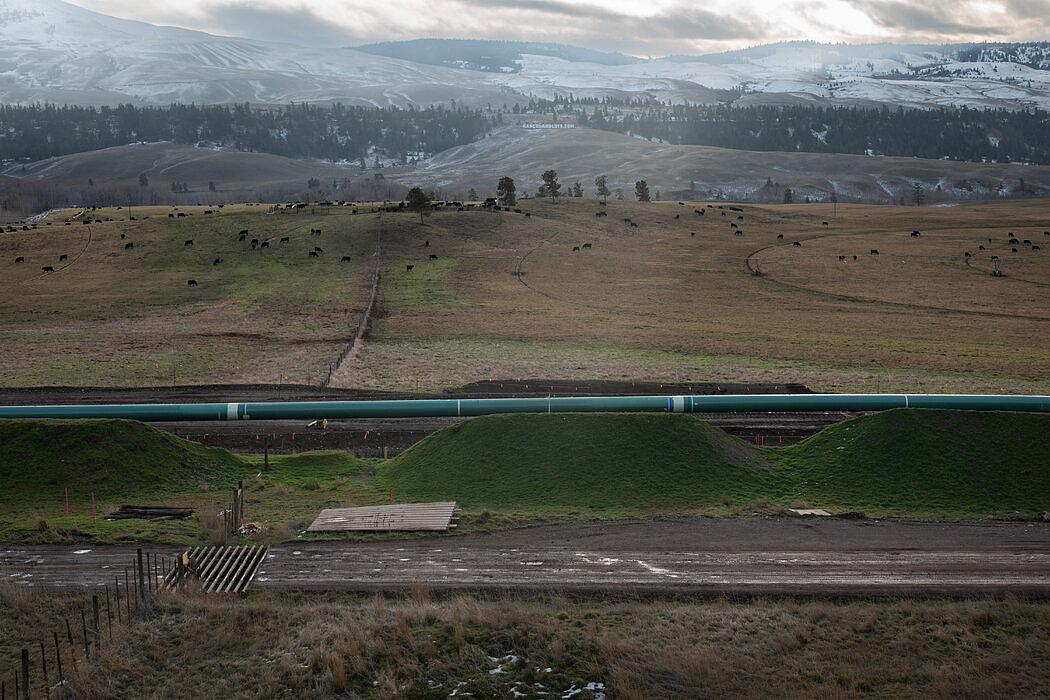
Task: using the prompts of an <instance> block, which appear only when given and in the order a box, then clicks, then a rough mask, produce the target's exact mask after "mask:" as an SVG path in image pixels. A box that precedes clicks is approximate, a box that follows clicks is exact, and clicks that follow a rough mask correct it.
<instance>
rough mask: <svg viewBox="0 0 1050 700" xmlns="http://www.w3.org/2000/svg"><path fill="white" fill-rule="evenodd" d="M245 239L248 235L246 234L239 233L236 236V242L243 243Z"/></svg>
mask: <svg viewBox="0 0 1050 700" xmlns="http://www.w3.org/2000/svg"><path fill="white" fill-rule="evenodd" d="M247 237H248V234H247V233H240V234H237V240H238V241H243V240H244V239H245V238H247Z"/></svg>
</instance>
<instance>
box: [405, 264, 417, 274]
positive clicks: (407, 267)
mask: <svg viewBox="0 0 1050 700" xmlns="http://www.w3.org/2000/svg"><path fill="white" fill-rule="evenodd" d="M413 267H415V265H405V269H406V270H408V271H409V272H411V271H412V268H413Z"/></svg>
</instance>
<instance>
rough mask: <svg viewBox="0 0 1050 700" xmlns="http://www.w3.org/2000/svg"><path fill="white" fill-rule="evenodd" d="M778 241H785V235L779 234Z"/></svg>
mask: <svg viewBox="0 0 1050 700" xmlns="http://www.w3.org/2000/svg"><path fill="white" fill-rule="evenodd" d="M777 240H778V241H782V240H784V234H782V233H778V234H777Z"/></svg>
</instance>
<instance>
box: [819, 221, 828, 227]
mask: <svg viewBox="0 0 1050 700" xmlns="http://www.w3.org/2000/svg"><path fill="white" fill-rule="evenodd" d="M820 224H821V225H822V226H827V225H828V222H827V221H821V222H820Z"/></svg>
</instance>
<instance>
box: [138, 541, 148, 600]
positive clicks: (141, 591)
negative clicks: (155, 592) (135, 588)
mask: <svg viewBox="0 0 1050 700" xmlns="http://www.w3.org/2000/svg"><path fill="white" fill-rule="evenodd" d="M137 570H138V574H139V602H142V601H143V600H145V596H146V586H145V583H146V572H145V571H143V570H142V547H139V548H138V569H137Z"/></svg>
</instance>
